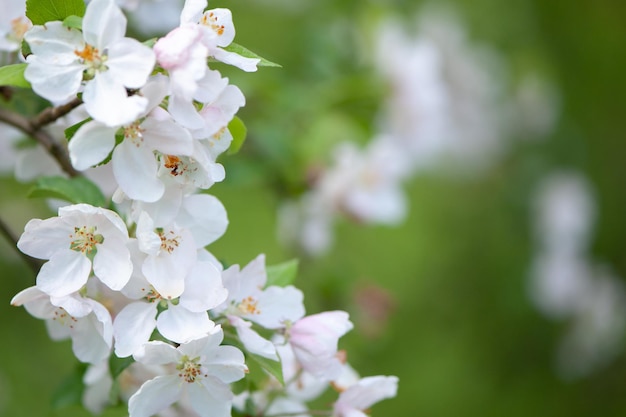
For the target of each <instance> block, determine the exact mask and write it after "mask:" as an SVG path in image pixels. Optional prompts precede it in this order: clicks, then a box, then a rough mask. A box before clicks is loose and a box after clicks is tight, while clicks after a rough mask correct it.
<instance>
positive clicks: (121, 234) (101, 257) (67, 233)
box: [17, 204, 132, 297]
mask: <svg viewBox="0 0 626 417" xmlns="http://www.w3.org/2000/svg"><path fill="white" fill-rule="evenodd" d="M127 241H128V231H127V230H126V226H125V225H124V222H123V221H122V219H121V218H120V217H119V216H118V215H117V213H115V212H113V211H111V210H107V209H103V208H100V207H93V206H90V205H89V204H75V205H71V206H66V207H61V208H60V209H59V216H58V217H52V218H50V219H46V220H40V219H33V220H31V221H29V222H28V223H27V224H26V227H25V229H24V233H23V234H22V236H21V237H20V239H19V241H18V242H17V246H18V248H19V249H20V250H21V251H22V252H24V253H25V254H27V255H30V256H33V257H35V258H38V259H49V261H48V262H46V263H45V264H44V265H43V266H42V267H41V270H40V271H39V274H38V275H37V287H38V288H39V289H40V290H41V291H43V292H45V293H47V294H49V295H51V296H55V297H61V296H64V295H68V294H71V293H73V292H75V291H78V290H80V289H81V288H82V287H83V286H84V285H85V284H86V283H87V279H88V278H89V275H90V273H91V270H92V263H93V273H94V275H95V276H96V277H98V278H99V279H100V281H102V282H103V283H104V284H106V285H107V286H108V287H109V288H111V289H113V290H120V289H121V288H122V287H124V285H126V283H127V282H128V280H129V278H130V275H131V272H132V262H131V260H130V254H129V251H128V248H127V246H126V243H127ZM92 260H93V261H92Z"/></svg>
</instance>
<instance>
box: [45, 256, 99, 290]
mask: <svg viewBox="0 0 626 417" xmlns="http://www.w3.org/2000/svg"><path fill="white" fill-rule="evenodd" d="M90 272H91V261H90V260H89V259H88V258H87V257H86V256H85V255H83V254H82V253H81V252H76V251H73V250H70V249H67V250H63V251H59V252H57V253H56V254H55V255H54V256H53V257H52V259H50V261H48V262H46V263H45V264H44V265H43V266H42V267H41V269H40V270H39V274H38V275H37V287H38V288H39V289H40V290H41V291H43V292H45V293H46V294H49V295H51V296H54V297H62V296H64V295H68V294H71V293H73V292H75V291H78V290H80V289H81V288H82V287H83V285H85V284H86V283H87V278H89V273H90Z"/></svg>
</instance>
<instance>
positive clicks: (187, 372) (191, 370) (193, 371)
mask: <svg viewBox="0 0 626 417" xmlns="http://www.w3.org/2000/svg"><path fill="white" fill-rule="evenodd" d="M199 361H200V358H199V357H198V358H194V359H189V357H188V356H187V355H185V356H183V357H182V359H181V360H180V363H179V364H178V365H177V366H176V369H177V370H178V371H179V373H178V376H179V377H180V378H181V379H182V380H183V381H185V382H188V383H192V382H196V379H198V378H203V377H204V378H206V377H207V376H208V375H207V374H206V373H205V372H204V371H203V369H202V365H200V364H199V363H198V362H199Z"/></svg>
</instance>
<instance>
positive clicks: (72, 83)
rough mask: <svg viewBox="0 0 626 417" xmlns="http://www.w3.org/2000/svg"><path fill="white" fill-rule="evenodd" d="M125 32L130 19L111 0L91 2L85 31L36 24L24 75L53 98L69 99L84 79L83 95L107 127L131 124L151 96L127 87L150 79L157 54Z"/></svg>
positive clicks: (91, 111) (30, 36)
mask: <svg viewBox="0 0 626 417" xmlns="http://www.w3.org/2000/svg"><path fill="white" fill-rule="evenodd" d="M125 31H126V18H125V17H124V14H123V13H122V11H121V10H120V9H119V7H118V6H117V5H115V3H114V2H113V1H112V0H93V1H91V2H90V3H89V4H88V5H87V9H86V11H85V16H84V17H83V31H82V33H81V32H80V31H79V30H76V29H72V28H67V27H65V26H63V23H62V22H59V21H53V22H47V23H46V25H45V26H34V27H33V28H32V29H31V30H29V31H28V32H27V33H26V35H25V39H26V41H27V42H28V44H29V46H30V48H31V51H32V54H31V55H29V56H28V57H27V58H26V62H27V63H28V67H27V68H26V71H25V73H24V76H25V77H26V79H27V80H28V81H30V83H31V84H32V86H33V90H34V91H35V92H36V93H37V94H39V95H40V96H42V97H44V98H46V99H48V100H50V101H52V102H65V101H68V100H69V99H71V98H72V97H74V96H75V95H76V94H77V93H78V92H79V91H80V89H81V86H82V83H83V81H85V86H84V91H83V96H82V98H83V101H84V102H85V107H86V109H87V112H88V113H89V115H90V116H92V117H93V118H94V119H95V120H98V121H99V122H102V123H104V124H106V125H108V126H116V125H123V124H126V123H130V122H132V121H134V120H135V119H136V118H137V116H138V115H139V114H140V113H141V112H143V111H144V110H145V108H146V105H147V100H146V99H145V98H143V97H140V96H137V95H131V96H129V95H128V94H127V91H126V89H127V88H129V89H138V88H141V87H142V86H143V85H144V84H145V83H146V81H147V79H148V76H149V75H150V73H151V72H152V69H153V67H154V62H155V57H154V52H153V51H152V49H150V48H148V47H147V46H145V45H142V44H141V43H140V42H139V41H137V40H135V39H131V38H125V37H124V33H125Z"/></svg>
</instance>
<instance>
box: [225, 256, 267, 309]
mask: <svg viewBox="0 0 626 417" xmlns="http://www.w3.org/2000/svg"><path fill="white" fill-rule="evenodd" d="M229 270H230V268H229V269H228V270H226V271H224V274H223V275H222V279H223V280H224V286H225V287H226V288H227V289H228V292H229V296H228V298H229V299H230V300H235V301H241V300H243V299H244V298H246V297H249V296H252V295H257V294H259V293H260V292H261V289H262V288H263V287H265V282H266V281H267V273H266V271H265V255H264V254H260V255H259V256H257V257H256V258H254V259H253V260H252V261H250V263H248V265H246V266H245V267H244V268H243V269H242V270H241V272H239V274H230V273H227V272H228V271H229ZM233 284H234V285H233Z"/></svg>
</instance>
